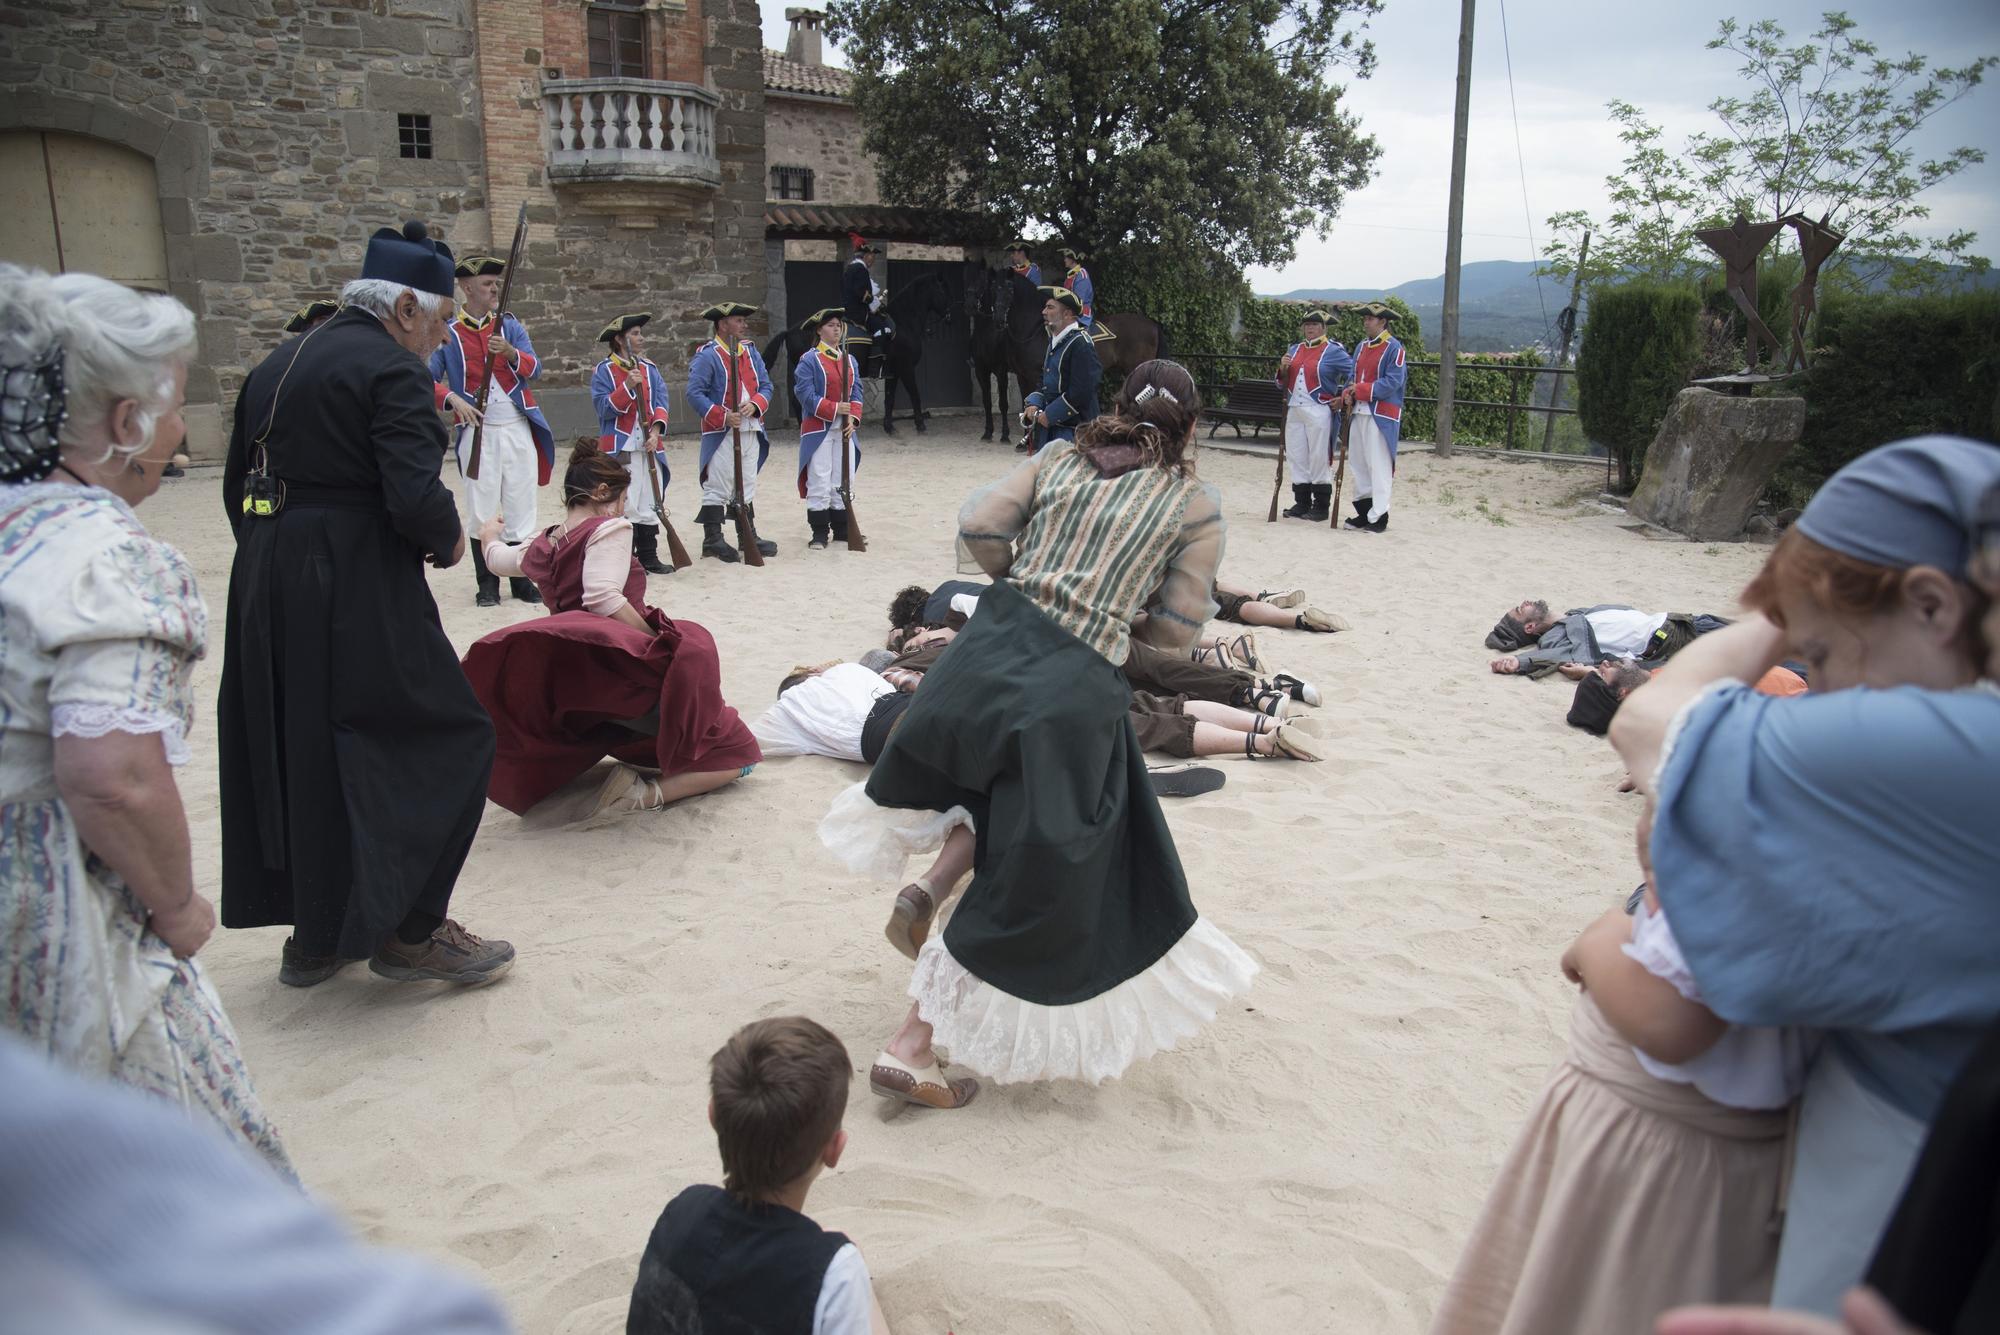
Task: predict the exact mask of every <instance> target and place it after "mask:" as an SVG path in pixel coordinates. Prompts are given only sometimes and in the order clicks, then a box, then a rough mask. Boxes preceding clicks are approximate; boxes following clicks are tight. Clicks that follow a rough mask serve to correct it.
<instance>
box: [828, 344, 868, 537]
mask: <svg viewBox="0 0 2000 1335" xmlns="http://www.w3.org/2000/svg"><path fill="white" fill-rule="evenodd" d="M853 393H854V373H853V372H852V371H851V370H850V369H848V361H847V350H846V349H845V348H842V349H841V353H840V406H841V407H843V408H846V407H848V406H849V405H850V404H851V403H852V402H853V399H852V395H853ZM835 416H837V417H838V418H840V503H841V504H842V505H844V506H846V507H847V550H848V551H850V552H865V551H867V550H868V539H866V538H864V537H862V536H861V522H860V521H859V520H857V519H856V518H855V517H854V472H853V461H852V458H851V454H850V451H851V448H852V446H851V442H852V441H853V439H854V414H853V413H852V412H845V413H835Z"/></svg>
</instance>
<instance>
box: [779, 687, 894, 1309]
mask: <svg viewBox="0 0 2000 1335" xmlns="http://www.w3.org/2000/svg"><path fill="white" fill-rule="evenodd" d="M864 670H865V669H864ZM797 689H798V687H796V686H794V687H793V688H792V690H797ZM791 693H792V692H791V691H787V692H785V694H787V695H790V694H791ZM870 1293H871V1290H870V1289H869V1287H868V1264H867V1262H865V1261H863V1260H862V1259H861V1251H860V1249H859V1248H857V1247H856V1246H855V1245H854V1244H853V1243H851V1242H850V1243H848V1244H847V1245H846V1246H845V1247H842V1248H841V1249H840V1250H839V1251H837V1252H835V1253H834V1254H833V1259H832V1260H831V1261H829V1262H827V1264H826V1274H824V1275H822V1276H821V1277H820V1281H819V1301H818V1302H817V1303H815V1304H814V1305H813V1335H868V1332H869V1330H870V1329H871V1328H872V1327H871V1326H870V1324H869V1322H870V1319H871V1316H872V1307H873V1305H872V1304H871V1303H870V1301H869V1297H870Z"/></svg>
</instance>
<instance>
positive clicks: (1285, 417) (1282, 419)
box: [1264, 382, 1292, 524]
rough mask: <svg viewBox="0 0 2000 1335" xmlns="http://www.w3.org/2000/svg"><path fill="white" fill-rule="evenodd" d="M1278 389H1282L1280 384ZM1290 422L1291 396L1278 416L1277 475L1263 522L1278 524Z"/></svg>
mask: <svg viewBox="0 0 2000 1335" xmlns="http://www.w3.org/2000/svg"><path fill="white" fill-rule="evenodd" d="M1279 388H1280V389H1283V388H1284V385H1283V383H1282V382H1280V384H1279ZM1291 422H1292V396H1291V395H1290V394H1289V393H1287V394H1286V395H1285V406H1284V409H1283V410H1282V411H1281V412H1279V414H1278V475H1277V476H1276V477H1274V478H1272V479H1271V513H1270V514H1268V515H1265V516H1264V522H1265V523H1267V524H1275V523H1277V522H1278V493H1279V492H1281V491H1283V490H1284V489H1285V428H1286V427H1288V426H1290V425H1291Z"/></svg>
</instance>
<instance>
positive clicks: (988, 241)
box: [764, 200, 1007, 246]
mask: <svg viewBox="0 0 2000 1335" xmlns="http://www.w3.org/2000/svg"><path fill="white" fill-rule="evenodd" d="M764 232H765V235H767V236H774V237H798V238H817V237H834V238H837V239H839V240H843V241H844V240H846V239H847V234H848V233H849V232H859V233H861V235H863V236H865V237H867V238H868V239H869V240H870V241H913V242H919V243H923V244H927V245H934V246H951V245H972V246H979V245H999V244H1000V243H1001V242H1002V241H1003V240H1005V239H1006V236H1007V231H1006V228H1005V226H1004V225H1002V223H1001V222H1000V220H999V219H997V218H990V217H988V216H987V215H985V214H983V213H967V212H961V211H958V210H955V209H912V208H903V207H901V206H898V205H894V204H813V203H800V202H799V201H797V200H772V201H770V202H769V203H767V204H765V205H764Z"/></svg>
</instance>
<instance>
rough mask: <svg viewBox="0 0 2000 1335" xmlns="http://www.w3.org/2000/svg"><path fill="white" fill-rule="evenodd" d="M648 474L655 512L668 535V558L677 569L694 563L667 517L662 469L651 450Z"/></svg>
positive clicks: (662, 528)
mask: <svg viewBox="0 0 2000 1335" xmlns="http://www.w3.org/2000/svg"><path fill="white" fill-rule="evenodd" d="M646 476H647V477H648V478H650V479H651V480H652V483H653V513H654V514H655V515H656V516H658V517H659V521H660V529H661V531H663V532H664V533H665V534H666V535H667V559H668V560H669V561H672V562H673V563H674V569H676V570H679V569H680V568H681V567H682V566H691V565H693V564H694V562H693V560H691V559H690V558H689V556H688V549H687V547H686V546H685V545H683V544H682V542H681V535H680V534H678V533H676V532H674V521H673V520H671V519H669V518H667V501H666V497H664V496H662V495H661V494H660V469H659V466H658V465H657V464H655V463H654V462H653V458H652V451H651V450H648V451H647V452H646Z"/></svg>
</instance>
